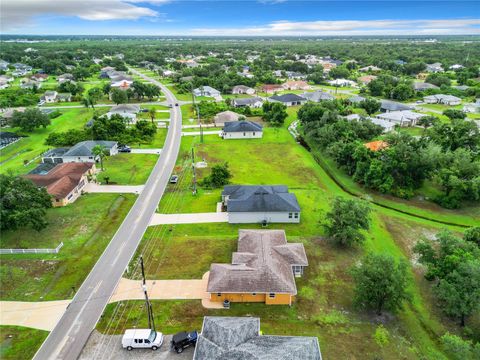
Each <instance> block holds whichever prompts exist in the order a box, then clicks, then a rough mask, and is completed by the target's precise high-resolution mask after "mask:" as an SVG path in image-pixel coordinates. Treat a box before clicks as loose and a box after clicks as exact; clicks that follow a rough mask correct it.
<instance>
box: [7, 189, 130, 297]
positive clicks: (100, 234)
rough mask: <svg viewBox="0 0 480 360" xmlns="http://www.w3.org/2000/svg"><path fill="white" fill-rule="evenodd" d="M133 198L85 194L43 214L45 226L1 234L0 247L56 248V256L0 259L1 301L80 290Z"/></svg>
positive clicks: (67, 293) (116, 195)
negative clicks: (45, 217) (74, 289)
mask: <svg viewBox="0 0 480 360" xmlns="http://www.w3.org/2000/svg"><path fill="white" fill-rule="evenodd" d="M134 200H135V196H133V195H120V194H86V195H83V196H81V197H80V198H79V199H78V200H77V201H76V202H74V203H73V204H70V205H68V206H65V207H61V208H53V209H49V210H48V211H47V220H48V222H49V225H48V227H47V228H45V229H44V230H42V231H40V232H37V231H35V230H31V229H20V230H17V231H3V232H2V237H1V240H0V244H1V247H2V248H55V247H57V245H58V244H60V243H61V242H63V243H64V246H63V248H62V249H61V250H60V252H59V253H58V254H41V255H40V254H38V255H35V254H31V255H2V256H1V265H0V269H1V273H0V274H1V276H0V299H2V300H24V301H40V300H61V299H68V298H70V297H71V296H72V295H73V294H72V286H73V287H75V288H76V289H78V287H79V286H80V284H81V283H82V282H83V280H84V279H85V277H86V275H87V274H88V273H89V272H90V270H91V268H92V267H93V265H94V264H95V262H96V261H97V259H98V257H99V256H100V254H101V253H102V252H103V250H104V248H105V247H106V245H107V244H108V242H109V241H110V239H111V238H112V236H113V234H114V233H115V231H116V230H117V229H118V227H119V226H120V223H121V222H122V221H123V218H124V217H125V216H126V214H127V212H128V211H129V209H130V207H131V206H132V205H133V202H134Z"/></svg>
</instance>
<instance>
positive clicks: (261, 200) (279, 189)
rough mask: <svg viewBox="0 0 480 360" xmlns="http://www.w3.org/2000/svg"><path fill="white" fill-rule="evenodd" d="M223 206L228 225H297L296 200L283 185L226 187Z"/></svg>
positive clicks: (297, 210) (298, 216) (298, 211)
mask: <svg viewBox="0 0 480 360" xmlns="http://www.w3.org/2000/svg"><path fill="white" fill-rule="evenodd" d="M222 204H223V208H224V209H225V210H226V211H227V213H228V222H229V223H230V224H249V223H254V224H268V223H299V222H300V205H299V204H298V201H297V197H296V196H295V194H292V193H290V192H289V191H288V186H284V185H228V186H225V187H224V189H223V192H222Z"/></svg>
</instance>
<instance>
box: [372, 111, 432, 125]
mask: <svg viewBox="0 0 480 360" xmlns="http://www.w3.org/2000/svg"><path fill="white" fill-rule="evenodd" d="M423 116H425V114H420V113H416V112H414V111H410V110H404V111H391V112H388V113H384V114H378V115H377V118H380V119H387V120H391V121H398V122H401V121H408V120H417V119H420V118H421V117H423Z"/></svg>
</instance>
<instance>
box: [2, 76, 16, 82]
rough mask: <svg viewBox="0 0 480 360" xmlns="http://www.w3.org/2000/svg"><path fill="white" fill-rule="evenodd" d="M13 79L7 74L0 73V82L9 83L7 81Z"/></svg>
mask: <svg viewBox="0 0 480 360" xmlns="http://www.w3.org/2000/svg"><path fill="white" fill-rule="evenodd" d="M13 80H15V79H14V78H13V77H11V76H9V75H0V82H4V83H9V82H12V81H13Z"/></svg>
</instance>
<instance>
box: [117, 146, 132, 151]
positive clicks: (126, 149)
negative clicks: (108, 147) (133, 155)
mask: <svg viewBox="0 0 480 360" xmlns="http://www.w3.org/2000/svg"><path fill="white" fill-rule="evenodd" d="M118 152H122V153H129V152H132V149H131V148H130V146H127V145H120V146H119V147H118Z"/></svg>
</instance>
